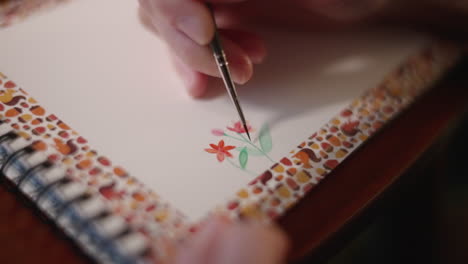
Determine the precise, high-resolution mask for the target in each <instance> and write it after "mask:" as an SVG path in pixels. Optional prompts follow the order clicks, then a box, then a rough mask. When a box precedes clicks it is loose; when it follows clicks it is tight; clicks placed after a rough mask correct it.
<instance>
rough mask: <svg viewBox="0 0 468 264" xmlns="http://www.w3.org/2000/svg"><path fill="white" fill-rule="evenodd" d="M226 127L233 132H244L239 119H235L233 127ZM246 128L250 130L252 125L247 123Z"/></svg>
mask: <svg viewBox="0 0 468 264" xmlns="http://www.w3.org/2000/svg"><path fill="white" fill-rule="evenodd" d="M227 129H229V130H231V131H233V132H236V133H245V132H246V131H245V128H244V126H243V125H242V123H241V121H237V122H236V123H234V127H227ZM247 129H248V130H249V132H252V126H250V125H249V124H247Z"/></svg>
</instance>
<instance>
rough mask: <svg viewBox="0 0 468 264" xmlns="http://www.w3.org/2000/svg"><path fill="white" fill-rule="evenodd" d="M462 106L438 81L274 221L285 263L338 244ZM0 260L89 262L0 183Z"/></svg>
mask: <svg viewBox="0 0 468 264" xmlns="http://www.w3.org/2000/svg"><path fill="white" fill-rule="evenodd" d="M466 106H468V71H465V73H463V72H462V73H460V74H458V75H455V76H451V77H450V78H449V79H448V80H446V81H443V82H441V83H440V84H439V85H437V86H436V87H435V88H433V89H432V90H431V91H429V92H428V93H427V94H426V95H424V96H423V97H422V98H420V99H419V100H418V102H417V103H415V104H414V105H413V106H411V108H410V109H408V110H407V111H406V112H405V113H403V114H402V115H400V116H399V117H398V118H397V119H396V120H394V121H393V122H392V123H391V124H390V125H388V126H387V127H386V128H385V129H384V130H383V131H382V132H381V133H379V134H377V135H375V137H373V138H372V139H371V140H369V142H368V143H367V144H366V145H365V146H363V147H362V148H361V149H359V150H358V151H357V152H356V153H354V154H353V155H352V156H351V157H350V158H349V159H348V160H346V161H345V162H344V163H343V165H342V166H339V167H338V168H337V169H336V170H334V171H333V173H332V174H330V175H329V176H327V178H326V179H325V180H324V181H323V182H322V183H321V184H319V185H318V186H317V187H316V188H315V189H314V190H312V191H311V192H310V193H309V194H308V195H307V196H306V197H305V198H304V199H303V200H302V201H301V202H300V203H299V204H298V205H297V206H295V207H294V208H292V209H291V210H290V211H289V212H288V213H287V214H286V215H285V216H284V217H283V218H281V219H280V220H279V224H280V225H281V226H282V227H283V228H284V229H285V230H286V231H287V233H288V234H289V236H290V237H291V240H292V243H293V245H292V250H291V252H290V260H298V259H300V258H301V257H303V256H305V255H308V254H310V253H311V252H312V253H316V254H318V253H321V252H320V251H321V250H322V248H324V245H327V244H331V242H332V241H335V242H336V241H340V233H342V232H341V231H342V230H344V228H343V227H349V226H350V225H351V224H352V223H353V220H355V219H358V218H357V217H358V216H359V215H362V214H363V213H364V212H366V210H367V209H369V208H370V206H371V205H373V204H374V202H375V201H376V200H377V198H379V197H380V196H381V194H383V193H384V192H385V191H387V190H389V189H390V188H391V187H392V186H393V185H394V183H395V182H396V181H397V180H398V179H400V178H401V177H402V175H405V174H404V173H405V172H407V171H408V169H409V168H411V167H412V166H414V164H415V163H416V162H417V161H418V160H420V158H421V157H422V155H423V154H424V153H426V152H427V151H428V150H429V149H430V148H431V146H433V145H434V143H435V142H437V141H438V140H439V139H440V138H441V137H442V135H444V131H446V130H447V129H448V128H449V127H450V125H451V124H452V123H453V122H454V121H456V120H457V118H459V117H460V116H461V115H462V114H463V113H464V112H465V110H466V108H467V107H466ZM403 177H407V176H406V175H405V176H403ZM324 250H325V249H324ZM0 263H49V264H53V263H89V259H87V258H85V257H84V256H83V255H81V254H80V253H79V251H78V250H77V248H76V247H75V246H73V244H72V243H71V242H70V241H68V240H67V239H66V238H65V237H64V236H63V235H61V234H60V233H59V232H58V230H57V229H56V228H54V227H53V225H51V224H50V223H46V222H44V221H43V220H41V218H39V217H37V215H36V214H35V213H34V212H33V210H31V208H30V207H27V206H25V205H24V204H23V203H22V202H21V201H20V200H19V199H18V198H17V197H15V196H14V195H13V194H12V193H10V192H9V191H7V190H6V189H5V188H4V187H3V186H2V187H0Z"/></svg>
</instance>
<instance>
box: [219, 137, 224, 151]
mask: <svg viewBox="0 0 468 264" xmlns="http://www.w3.org/2000/svg"><path fill="white" fill-rule="evenodd" d="M218 148H220V149H223V148H224V140H222V139H221V140H220V141H219V143H218Z"/></svg>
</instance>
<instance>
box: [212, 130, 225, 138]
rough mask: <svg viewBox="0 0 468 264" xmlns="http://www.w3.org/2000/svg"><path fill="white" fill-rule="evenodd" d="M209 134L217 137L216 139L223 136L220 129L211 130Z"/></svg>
mask: <svg viewBox="0 0 468 264" xmlns="http://www.w3.org/2000/svg"><path fill="white" fill-rule="evenodd" d="M211 134H213V135H215V136H217V137H222V136H224V131H223V130H222V129H218V128H215V129H213V130H211Z"/></svg>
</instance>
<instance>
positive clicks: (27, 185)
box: [0, 120, 149, 264]
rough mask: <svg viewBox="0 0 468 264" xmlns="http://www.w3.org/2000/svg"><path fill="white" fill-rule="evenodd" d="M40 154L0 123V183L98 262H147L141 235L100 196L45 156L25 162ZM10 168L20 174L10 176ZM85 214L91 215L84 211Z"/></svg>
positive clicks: (9, 128)
mask: <svg viewBox="0 0 468 264" xmlns="http://www.w3.org/2000/svg"><path fill="white" fill-rule="evenodd" d="M13 145H14V146H16V147H18V148H17V149H15V148H14V147H12V146H13ZM37 152H38V151H36V150H35V149H34V147H33V144H32V143H30V142H27V141H26V140H24V139H23V138H22V137H21V136H19V134H18V133H17V132H16V131H15V130H14V129H13V128H11V127H10V126H9V125H8V124H7V123H6V122H4V121H3V120H0V173H1V175H0V181H2V182H4V183H7V185H9V186H10V188H12V187H11V186H13V189H14V191H22V192H23V193H24V194H25V195H26V196H28V197H29V198H30V200H31V201H32V202H33V203H34V204H35V206H36V207H38V208H39V209H41V211H43V212H44V213H45V215H47V216H48V218H50V219H51V220H53V221H54V222H55V223H56V224H57V225H59V226H61V227H62V230H64V231H65V233H66V234H68V235H69V236H70V237H72V238H74V239H75V241H77V242H78V245H79V246H81V247H82V248H83V249H84V250H85V251H87V252H88V253H89V255H91V256H92V257H94V258H95V259H96V260H97V261H99V262H102V263H125V264H127V263H143V262H146V261H145V259H146V256H147V254H148V253H149V247H148V245H147V242H146V239H145V238H144V237H143V235H142V234H140V233H138V232H136V231H134V230H133V229H132V228H130V226H129V225H128V224H127V223H126V222H125V221H124V220H123V219H122V218H121V217H120V216H115V215H113V214H112V213H111V212H110V211H109V210H108V209H107V208H106V206H105V204H104V203H103V202H102V201H101V200H100V198H99V197H96V195H94V194H92V193H90V192H89V190H87V189H86V187H85V186H84V185H83V184H81V183H79V182H77V181H74V180H73V178H72V177H71V176H70V175H67V173H66V172H65V171H64V170H60V165H57V164H54V163H53V162H51V161H50V160H49V159H47V158H42V159H41V160H39V161H38V162H36V164H29V163H32V162H27V160H26V159H27V158H28V157H30V158H31V157H32V156H33V155H35V153H37ZM11 169H13V170H16V171H17V172H18V173H17V174H18V175H8V172H9V171H10V170H11ZM54 169H55V171H54ZM47 173H49V175H48V174H47ZM47 175H48V177H47ZM93 203H94V204H93ZM86 204H88V205H87V206H88V207H86ZM86 208H88V209H87V210H86ZM86 211H87V214H88V215H87V216H85V214H86V213H83V212H86Z"/></svg>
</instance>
